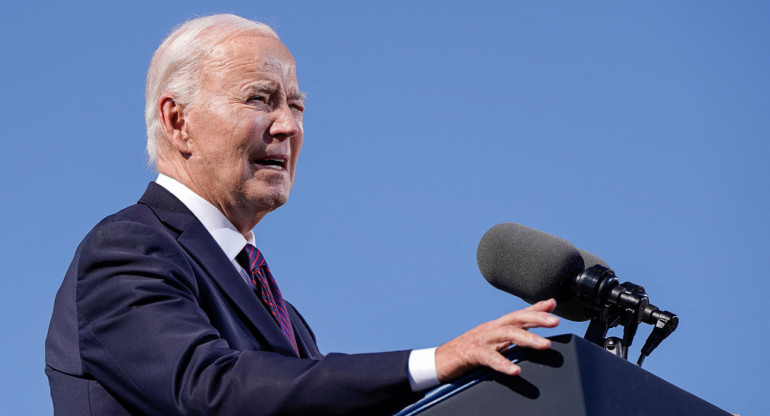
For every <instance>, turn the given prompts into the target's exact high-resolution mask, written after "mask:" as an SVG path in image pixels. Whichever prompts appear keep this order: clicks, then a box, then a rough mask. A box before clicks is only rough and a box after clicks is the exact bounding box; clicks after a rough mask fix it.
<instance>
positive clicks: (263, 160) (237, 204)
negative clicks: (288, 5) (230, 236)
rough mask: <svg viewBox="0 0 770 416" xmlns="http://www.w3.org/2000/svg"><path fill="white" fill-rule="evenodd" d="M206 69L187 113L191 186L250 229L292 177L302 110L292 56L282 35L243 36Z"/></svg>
mask: <svg viewBox="0 0 770 416" xmlns="http://www.w3.org/2000/svg"><path fill="white" fill-rule="evenodd" d="M202 74H203V77H202V89H201V91H200V93H199V95H198V98H197V101H196V102H195V104H194V105H193V106H192V107H191V108H190V109H189V111H187V112H186V114H185V115H184V118H185V127H186V132H187V141H188V146H189V147H188V149H189V150H188V152H186V153H188V154H186V155H185V157H186V158H187V159H186V162H185V165H186V170H187V176H188V177H189V182H190V185H191V186H190V187H191V188H192V189H193V191H195V192H196V193H198V194H199V195H201V196H202V197H204V198H205V199H206V200H208V201H209V202H211V203H212V204H214V206H216V207H217V208H219V209H220V210H221V211H222V212H223V213H224V214H225V216H227V217H228V219H230V221H231V222H232V223H233V224H234V225H235V226H236V227H237V228H238V229H239V230H241V231H244V230H247V229H248V230H250V229H251V228H252V227H254V226H255V225H256V223H257V222H259V220H260V219H261V218H262V217H263V216H264V215H265V214H267V213H268V212H270V211H272V210H274V209H276V208H278V207H279V206H281V205H283V204H284V203H285V202H286V201H287V200H288V198H289V191H290V190H291V187H292V184H293V183H294V172H295V169H296V167H297V157H298V156H299V152H300V149H301V148H302V139H303V127H302V112H303V111H304V95H303V94H302V93H301V92H300V90H299V86H298V84H297V76H296V70H295V64H294V59H293V58H292V56H291V54H290V53H289V51H288V49H286V47H285V46H284V45H283V44H282V43H281V42H280V41H279V40H277V39H273V38H270V37H265V36H253V35H243V36H239V37H235V38H232V39H231V40H229V41H227V42H225V43H224V44H222V45H221V46H220V47H218V48H217V50H216V51H215V52H214V53H213V54H212V55H211V57H210V58H209V59H208V60H207V62H206V63H205V64H204V65H203V68H202Z"/></svg>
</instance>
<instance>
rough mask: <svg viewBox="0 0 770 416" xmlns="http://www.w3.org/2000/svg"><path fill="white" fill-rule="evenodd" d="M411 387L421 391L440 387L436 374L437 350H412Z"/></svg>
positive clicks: (410, 365)
mask: <svg viewBox="0 0 770 416" xmlns="http://www.w3.org/2000/svg"><path fill="white" fill-rule="evenodd" d="M408 370H409V386H410V387H411V388H412V391H420V390H425V389H429V388H431V387H435V386H438V385H439V384H441V383H439V381H438V375H437V374H436V348H425V349H421V350H412V351H411V352H410V353H409V368H408Z"/></svg>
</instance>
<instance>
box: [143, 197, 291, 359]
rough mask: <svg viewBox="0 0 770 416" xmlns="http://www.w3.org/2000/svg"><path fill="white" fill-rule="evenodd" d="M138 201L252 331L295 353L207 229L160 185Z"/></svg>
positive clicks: (286, 352) (285, 351)
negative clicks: (170, 231)
mask: <svg viewBox="0 0 770 416" xmlns="http://www.w3.org/2000/svg"><path fill="white" fill-rule="evenodd" d="M139 202H140V203H144V204H146V205H148V206H150V207H151V208H152V209H153V211H154V212H155V213H156V215H158V218H160V219H161V220H162V221H163V222H164V223H166V224H167V225H168V226H169V227H170V228H172V229H174V230H176V231H177V232H179V237H178V238H177V241H178V242H179V244H180V245H181V246H182V247H183V248H184V249H185V250H186V251H187V252H188V253H189V254H190V256H191V257H192V258H193V259H195V261H196V262H197V263H198V265H200V266H201V268H202V269H203V270H204V271H205V272H206V274H207V275H208V277H209V278H210V279H211V280H213V281H214V282H215V283H216V285H217V286H218V287H219V288H220V289H221V290H222V292H223V293H224V294H225V295H226V296H227V298H229V299H230V301H231V302H232V303H233V305H235V307H236V308H238V309H240V311H241V312H242V316H243V317H245V319H246V320H248V322H247V324H248V325H249V326H250V327H251V330H252V331H254V332H255V333H259V334H261V335H262V336H263V337H264V338H265V339H266V340H267V342H268V343H269V344H270V346H271V347H273V349H274V350H275V352H278V353H281V354H284V355H296V353H295V352H294V349H293V348H292V346H291V344H290V343H289V340H287V339H286V337H285V336H284V335H283V332H281V329H280V328H279V327H278V325H277V324H276V322H275V320H274V319H273V317H272V316H271V315H270V312H268V311H267V309H265V308H264V307H263V306H262V304H261V303H260V302H259V299H257V297H256V295H255V294H254V292H253V291H252V290H251V288H250V287H249V286H248V285H247V284H246V282H244V281H243V278H241V276H240V274H238V272H237V271H236V270H235V268H234V267H233V264H232V263H231V262H230V259H228V258H227V256H226V255H225V253H224V252H223V251H222V249H221V248H220V247H219V245H218V244H217V242H216V241H215V240H214V238H213V237H211V234H209V232H208V230H206V228H205V227H204V226H203V224H201V222H200V221H198V219H197V218H195V216H194V215H193V214H192V212H190V210H188V209H187V207H185V206H184V204H182V202H181V201H179V200H178V199H177V198H176V197H174V196H173V195H172V194H171V193H170V192H168V191H167V190H166V189H165V188H163V187H162V186H160V185H158V184H156V183H154V182H152V183H150V185H149V186H148V187H147V191H146V192H145V194H144V196H142V199H140V200H139ZM294 318H295V317H293V316H292V323H294V322H295V319H294ZM305 349H306V348H305Z"/></svg>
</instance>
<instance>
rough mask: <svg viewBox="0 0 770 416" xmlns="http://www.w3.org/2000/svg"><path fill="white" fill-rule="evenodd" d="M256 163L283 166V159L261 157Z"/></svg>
mask: <svg viewBox="0 0 770 416" xmlns="http://www.w3.org/2000/svg"><path fill="white" fill-rule="evenodd" d="M256 163H258V164H260V165H270V166H283V160H281V159H261V160H257V161H256Z"/></svg>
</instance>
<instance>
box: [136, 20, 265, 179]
mask: <svg viewBox="0 0 770 416" xmlns="http://www.w3.org/2000/svg"><path fill="white" fill-rule="evenodd" d="M242 34H255V35H258V36H268V37H273V38H275V39H278V35H277V34H276V33H275V31H273V29H271V28H270V26H268V25H266V24H264V23H260V22H255V21H253V20H248V19H244V18H242V17H239V16H236V15H233V14H215V15H211V16H204V17H198V18H195V19H192V20H189V21H187V22H185V23H183V24H182V25H180V26H178V27H177V28H176V29H174V31H172V32H171V34H170V35H168V37H167V38H166V39H165V40H163V43H161V44H160V46H159V47H158V49H157V50H156V51H155V54H153V56H152V61H150V67H149V69H148V70H147V85H146V87H145V92H144V99H145V107H144V121H145V123H146V124H147V156H148V158H149V161H150V163H152V164H154V163H156V162H157V160H158V143H159V142H160V141H161V140H163V139H164V138H165V135H164V133H163V128H162V127H161V123H160V114H159V113H158V99H160V96H161V95H163V94H166V93H167V94H170V95H171V96H172V97H174V101H175V102H176V103H177V104H179V105H182V106H193V105H195V101H196V98H197V95H198V92H199V90H200V87H201V66H202V64H203V62H204V61H205V59H206V57H207V56H209V55H210V54H211V53H212V52H214V51H215V49H216V47H217V46H218V45H219V44H220V43H222V42H224V41H226V40H227V39H230V38H232V37H234V36H238V35H242Z"/></svg>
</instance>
